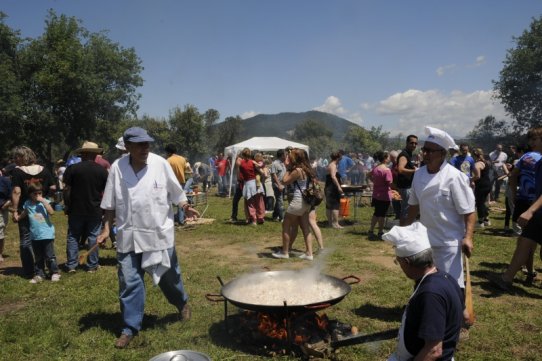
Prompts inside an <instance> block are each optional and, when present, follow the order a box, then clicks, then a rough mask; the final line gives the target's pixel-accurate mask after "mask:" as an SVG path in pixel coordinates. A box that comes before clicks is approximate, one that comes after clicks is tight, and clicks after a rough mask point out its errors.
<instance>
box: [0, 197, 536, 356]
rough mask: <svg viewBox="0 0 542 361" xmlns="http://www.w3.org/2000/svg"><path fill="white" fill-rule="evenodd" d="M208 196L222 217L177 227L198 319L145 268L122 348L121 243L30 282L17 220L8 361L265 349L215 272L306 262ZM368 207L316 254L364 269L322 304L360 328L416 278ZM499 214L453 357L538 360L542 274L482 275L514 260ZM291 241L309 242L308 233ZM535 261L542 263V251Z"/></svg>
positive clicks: (373, 346)
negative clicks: (508, 290)
mask: <svg viewBox="0 0 542 361" xmlns="http://www.w3.org/2000/svg"><path fill="white" fill-rule="evenodd" d="M209 204H210V206H209V208H208V210H207V211H206V213H205V216H206V217H209V218H215V219H216V221H215V222H214V224H212V225H200V226H195V227H188V228H184V229H179V230H178V231H177V232H176V245H177V253H178V255H179V258H180V262H181V267H182V271H183V276H184V282H185V286H186V288H187V290H188V293H189V296H190V304H191V306H192V310H193V316H192V319H191V320H190V321H189V322H184V323H183V322H178V321H176V320H175V311H176V310H175V309H174V308H173V307H172V306H170V305H169V304H168V303H167V301H166V300H165V298H164V297H163V295H162V293H161V292H160V290H159V289H158V288H155V287H152V285H151V283H150V280H149V279H148V277H147V302H146V307H145V319H144V329H143V330H142V332H141V333H140V335H139V336H138V337H137V338H135V339H134V341H133V343H132V344H131V345H130V347H129V348H128V349H126V350H116V349H115V348H114V347H113V342H114V340H115V338H116V337H117V336H118V333H119V331H120V328H121V326H122V322H121V318H120V312H119V304H118V300H117V288H118V284H117V276H116V265H115V253H114V251H113V250H109V249H107V250H101V251H100V262H101V264H102V268H101V269H100V270H99V271H98V272H97V273H95V274H86V273H84V272H77V273H76V274H74V275H68V274H66V273H62V278H61V280H60V282H58V283H56V284H55V283H51V282H49V281H47V282H44V283H42V284H39V285H32V284H29V283H28V280H27V279H24V278H22V277H20V276H19V275H18V272H19V270H20V261H19V254H18V240H17V239H18V238H17V237H18V233H17V230H16V227H15V226H14V225H13V224H12V223H10V225H9V227H8V236H7V238H6V250H5V252H4V254H5V255H6V256H7V257H6V262H5V263H4V264H2V265H1V266H0V360H148V359H150V358H152V357H153V356H155V355H157V354H160V353H162V352H166V351H171V350H180V349H191V350H196V351H200V352H203V353H205V354H207V355H209V356H210V357H211V358H212V359H213V360H266V359H269V358H268V357H265V356H262V355H254V354H250V353H247V352H246V348H245V347H242V346H240V345H238V344H236V343H235V342H234V340H233V339H234V337H232V336H231V335H227V334H226V333H225V332H224V331H223V326H224V325H223V319H224V308H223V305H222V304H221V303H219V304H215V303H211V302H209V301H207V299H206V298H205V295H206V294H208V293H215V294H216V293H219V291H220V284H219V282H218V280H217V279H216V276H220V277H221V278H222V279H223V280H224V281H229V280H231V279H233V278H235V277H237V276H238V275H240V274H242V273H245V272H252V271H262V270H264V268H265V267H268V268H269V269H271V270H279V269H299V268H301V267H307V266H309V265H310V263H308V262H306V261H301V260H297V259H289V260H275V259H271V258H269V253H270V247H275V246H278V245H279V244H280V223H276V222H266V224H264V225H263V226H258V227H251V226H244V225H232V224H229V223H227V222H226V219H228V218H229V213H230V200H229V199H227V198H219V197H214V196H210V197H209ZM240 205H242V203H241V204H240ZM241 209H242V207H241ZM324 211H325V210H324V206H323V205H322V206H320V207H319V209H318V212H319V219H320V220H324ZM371 213H372V212H371V209H370V208H368V207H362V208H359V209H358V223H356V224H355V225H353V226H348V227H345V229H344V230H341V231H335V230H332V229H330V228H322V231H323V234H324V240H325V244H326V248H328V249H329V250H330V252H329V254H328V255H327V256H325V257H324V256H320V257H318V258H317V261H315V263H316V262H321V264H322V265H323V267H324V271H323V272H324V273H326V274H330V275H333V276H337V277H344V276H348V275H351V274H352V275H356V276H358V277H360V278H361V279H362V282H361V283H360V284H357V285H353V286H352V292H351V293H350V294H349V295H348V296H347V297H346V298H345V299H344V300H343V301H342V302H340V303H338V304H337V305H335V306H333V307H330V308H328V309H326V310H325V313H326V314H327V315H328V317H330V318H332V319H338V320H340V321H341V322H344V323H349V324H352V325H355V326H357V327H358V328H359V330H360V332H361V333H373V332H378V331H384V330H389V329H392V328H397V327H398V326H399V323H400V317H401V311H402V308H403V306H404V304H405V303H406V301H407V299H408V297H409V294H410V291H411V289H412V282H411V281H410V280H408V279H407V278H406V277H405V276H404V275H403V274H402V272H401V270H400V269H399V267H398V266H395V265H394V264H393V263H392V262H391V260H392V257H393V252H392V250H391V247H390V246H389V245H388V244H385V243H383V242H370V241H368V240H367V237H366V233H365V232H366V231H367V229H368V220H369V218H370V215H371ZM352 214H353V212H351V215H352ZM502 218H503V214H502V213H501V212H500V211H499V210H496V211H493V212H492V219H491V221H492V223H493V225H492V226H491V227H490V228H489V229H486V230H483V231H482V232H480V231H477V233H476V236H475V251H474V255H473V258H472V259H471V273H472V278H473V291H474V306H475V311H476V316H477V319H476V324H475V326H474V327H473V328H472V329H471V332H470V339H469V340H468V341H466V342H462V343H461V344H460V345H459V350H458V352H457V353H456V360H460V361H462V360H503V361H504V360H539V359H540V357H541V356H540V355H541V354H542V314H541V312H540V300H541V298H542V289H540V281H538V283H537V284H536V286H535V287H530V288H527V287H524V286H523V285H522V284H521V282H518V283H516V286H517V287H516V291H517V292H516V295H508V294H502V293H499V292H497V291H496V290H495V289H494V288H493V287H491V285H490V284H489V283H488V282H487V279H486V274H487V273H488V272H489V273H491V272H500V271H501V270H502V269H503V268H504V267H505V266H506V264H507V263H508V262H509V261H510V258H511V255H512V252H513V250H514V247H515V239H514V238H512V237H503V236H502V235H500V233H499V232H497V231H498V230H499V229H501V228H502V222H503V220H502ZM53 219H54V223H55V225H56V229H57V238H56V242H55V243H56V251H57V258H58V260H59V263H60V264H62V263H64V261H65V259H66V252H65V247H66V241H65V235H66V224H67V220H66V217H65V216H64V215H63V214H61V213H57V214H56V215H55V216H54V218H53ZM295 248H296V249H298V250H302V249H303V248H304V245H303V242H302V239H298V241H297V243H296V245H295ZM535 265H536V266H537V268H540V260H539V259H538V257H537V258H536V263H535ZM517 279H518V281H521V280H523V276H522V275H520V274H518V275H517ZM229 310H230V313H231V312H233V310H234V307H233V306H231V305H230V307H229ZM394 347H395V340H386V341H379V342H372V343H366V344H361V345H355V346H348V347H343V348H340V349H339V353H338V354H336V355H335V356H336V359H338V360H383V359H385V358H386V356H387V355H388V354H389V353H391V352H392V351H393V349H394ZM281 359H284V360H290V359H291V360H293V359H294V358H292V357H283V358H281Z"/></svg>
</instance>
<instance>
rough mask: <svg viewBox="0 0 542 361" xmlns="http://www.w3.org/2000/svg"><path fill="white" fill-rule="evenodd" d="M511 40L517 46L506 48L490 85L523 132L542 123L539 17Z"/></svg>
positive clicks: (541, 59) (541, 18) (541, 55)
mask: <svg viewBox="0 0 542 361" xmlns="http://www.w3.org/2000/svg"><path fill="white" fill-rule="evenodd" d="M514 40H515V41H516V43H517V46H516V48H514V49H509V50H508V52H507V54H506V59H505V60H504V68H503V69H502V70H501V72H500V77H499V80H497V81H494V82H493V84H494V89H495V91H496V97H497V98H498V99H500V100H501V102H502V103H503V104H504V107H505V109H506V111H507V112H508V113H509V114H511V115H512V116H513V117H514V118H515V123H514V128H515V129H516V130H518V131H525V130H526V129H528V128H532V127H540V126H542V17H540V18H538V19H533V21H532V22H531V25H530V28H529V29H528V30H525V31H524V32H523V34H522V35H521V36H520V37H519V38H514Z"/></svg>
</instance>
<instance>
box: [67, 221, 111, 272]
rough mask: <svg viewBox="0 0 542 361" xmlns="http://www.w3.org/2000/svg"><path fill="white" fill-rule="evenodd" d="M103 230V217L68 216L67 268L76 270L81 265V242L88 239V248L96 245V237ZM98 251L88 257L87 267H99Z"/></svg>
mask: <svg viewBox="0 0 542 361" xmlns="http://www.w3.org/2000/svg"><path fill="white" fill-rule="evenodd" d="M101 230H102V217H101V216H100V217H97V216H68V239H67V241H66V257H67V258H68V259H67V261H66V267H67V268H68V269H69V270H72V269H75V268H76V267H77V265H78V264H79V240H80V239H81V237H84V238H87V239H88V248H90V247H92V246H94V245H95V244H96V237H98V235H99V234H100V232H101ZM98 263H99V257H98V250H97V249H96V250H95V251H94V252H92V253H90V254H89V255H88V261H87V267H88V269H94V268H96V267H98Z"/></svg>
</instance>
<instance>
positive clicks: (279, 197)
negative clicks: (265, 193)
mask: <svg viewBox="0 0 542 361" xmlns="http://www.w3.org/2000/svg"><path fill="white" fill-rule="evenodd" d="M273 191H274V192H275V207H274V208H273V219H275V218H279V219H280V220H283V219H284V189H283V190H282V191H280V190H279V188H278V187H276V186H275V185H274V184H273Z"/></svg>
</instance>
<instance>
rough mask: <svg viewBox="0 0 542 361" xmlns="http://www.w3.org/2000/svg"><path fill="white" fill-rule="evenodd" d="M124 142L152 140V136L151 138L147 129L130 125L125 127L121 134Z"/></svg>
mask: <svg viewBox="0 0 542 361" xmlns="http://www.w3.org/2000/svg"><path fill="white" fill-rule="evenodd" d="M122 138H123V139H124V142H130V143H143V142H154V138H151V136H149V134H147V131H146V130H145V129H143V128H140V127H132V128H128V129H126V131H125V132H124V134H123V135H122Z"/></svg>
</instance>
